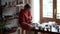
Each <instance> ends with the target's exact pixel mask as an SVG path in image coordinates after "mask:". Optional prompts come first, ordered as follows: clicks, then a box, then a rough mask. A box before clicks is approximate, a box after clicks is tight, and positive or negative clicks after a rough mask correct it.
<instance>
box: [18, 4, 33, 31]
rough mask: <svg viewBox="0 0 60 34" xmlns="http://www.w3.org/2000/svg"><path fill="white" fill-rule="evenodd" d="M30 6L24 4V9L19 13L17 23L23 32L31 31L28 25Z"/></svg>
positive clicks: (30, 17)
mask: <svg viewBox="0 0 60 34" xmlns="http://www.w3.org/2000/svg"><path fill="white" fill-rule="evenodd" d="M30 8H31V7H30V6H29V5H28V4H26V5H25V6H24V9H21V11H20V13H19V23H20V26H21V27H22V29H24V30H28V31H29V30H31V27H30V26H29V24H31V23H32V16H31V11H30Z"/></svg>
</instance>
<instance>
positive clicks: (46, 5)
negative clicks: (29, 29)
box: [43, 0, 53, 18]
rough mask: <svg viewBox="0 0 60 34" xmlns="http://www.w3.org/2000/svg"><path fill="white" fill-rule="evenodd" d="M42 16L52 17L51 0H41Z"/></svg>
mask: <svg viewBox="0 0 60 34" xmlns="http://www.w3.org/2000/svg"><path fill="white" fill-rule="evenodd" d="M43 17H46V18H53V0H43Z"/></svg>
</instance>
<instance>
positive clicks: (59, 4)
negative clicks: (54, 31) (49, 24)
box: [56, 0, 60, 19]
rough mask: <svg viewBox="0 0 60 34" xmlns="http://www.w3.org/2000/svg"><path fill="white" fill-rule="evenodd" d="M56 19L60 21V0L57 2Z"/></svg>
mask: <svg viewBox="0 0 60 34" xmlns="http://www.w3.org/2000/svg"><path fill="white" fill-rule="evenodd" d="M56 18H57V19H60V0H57V17H56Z"/></svg>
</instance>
